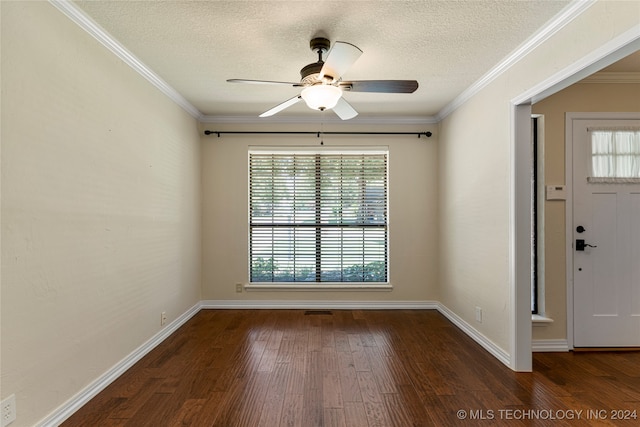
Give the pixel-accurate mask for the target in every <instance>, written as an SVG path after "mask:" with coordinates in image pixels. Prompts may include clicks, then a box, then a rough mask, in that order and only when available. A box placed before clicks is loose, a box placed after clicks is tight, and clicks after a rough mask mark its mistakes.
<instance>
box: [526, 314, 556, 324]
mask: <svg viewBox="0 0 640 427" xmlns="http://www.w3.org/2000/svg"><path fill="white" fill-rule="evenodd" d="M531 323H532V324H533V326H547V325H549V324H551V323H553V319H551V318H550V317H545V316H540V315H539V314H532V315H531Z"/></svg>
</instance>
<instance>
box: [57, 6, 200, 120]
mask: <svg viewBox="0 0 640 427" xmlns="http://www.w3.org/2000/svg"><path fill="white" fill-rule="evenodd" d="M49 3H51V4H52V5H53V6H54V7H55V8H56V9H58V10H59V11H60V12H62V13H63V14H64V15H65V16H67V17H68V18H69V19H71V20H72V21H73V22H74V23H76V24H77V25H78V26H79V27H80V28H82V29H83V30H85V31H86V32H87V33H89V34H90V35H91V36H93V38H95V39H96V40H97V41H98V42H100V43H101V44H102V45H103V46H104V47H106V48H107V49H109V50H110V51H111V52H112V53H113V54H114V55H116V56H117V57H118V58H120V59H121V60H122V61H123V62H124V63H125V64H127V65H129V66H130V67H131V68H133V69H134V70H135V71H136V72H137V73H138V74H140V75H141V76H142V77H144V78H145V79H147V80H148V81H149V82H150V83H151V84H152V85H154V86H155V87H156V88H158V89H159V90H160V92H162V93H163V94H165V95H166V96H167V97H169V98H170V99H171V100H172V101H173V102H175V103H176V104H178V105H179V106H180V107H182V108H183V109H184V110H185V111H186V112H187V113H189V114H190V115H191V116H193V117H194V118H196V119H200V118H201V117H202V113H201V112H200V111H199V110H198V109H197V108H196V107H194V106H193V104H191V103H190V102H189V101H187V99H186V98H185V97H183V96H182V95H181V94H180V93H179V92H178V91H177V90H175V89H174V88H173V87H172V86H170V85H169V84H168V83H167V82H165V81H164V80H163V79H162V78H160V76H158V75H157V74H156V73H155V72H153V70H151V68H149V67H148V66H147V65H146V64H144V63H143V62H142V61H141V60H139V59H138V58H137V57H136V56H135V55H134V54H133V53H131V52H129V50H127V49H126V48H125V47H124V46H123V45H122V44H121V43H120V42H118V41H117V40H116V39H115V38H114V37H113V36H112V35H111V34H109V33H108V32H107V31H106V30H104V29H103V28H102V27H101V26H100V25H98V24H97V23H96V22H95V21H94V20H93V19H91V18H90V17H89V16H88V15H87V14H86V13H84V11H82V10H81V9H79V8H78V6H76V5H75V4H73V2H71V1H69V0H49Z"/></svg>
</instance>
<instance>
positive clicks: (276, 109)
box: [259, 95, 302, 117]
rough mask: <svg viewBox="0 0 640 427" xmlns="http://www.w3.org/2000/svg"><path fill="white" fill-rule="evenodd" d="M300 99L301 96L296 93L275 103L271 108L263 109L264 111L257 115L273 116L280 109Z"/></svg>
mask: <svg viewBox="0 0 640 427" xmlns="http://www.w3.org/2000/svg"><path fill="white" fill-rule="evenodd" d="M301 99H302V96H300V95H296V96H294V97H293V98H291V99H287V100H286V101H284V102H283V103H281V104H278V105H276V106H275V107H273V108H272V109H270V110H267V111H265V112H264V113H262V114H260V116H259V117H269V116H273V115H274V114H276V113H279V112H280V111H282V110H284V109H285V108H289V107H291V106H292V105H294V104H297V103H298V101H300V100H301Z"/></svg>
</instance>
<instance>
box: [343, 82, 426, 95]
mask: <svg viewBox="0 0 640 427" xmlns="http://www.w3.org/2000/svg"><path fill="white" fill-rule="evenodd" d="M339 86H340V88H341V89H342V90H348V91H351V92H378V93H413V92H415V91H416V89H418V82H417V81H415V80H356V81H351V82H340V85H339Z"/></svg>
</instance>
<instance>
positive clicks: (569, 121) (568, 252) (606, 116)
mask: <svg viewBox="0 0 640 427" xmlns="http://www.w3.org/2000/svg"><path fill="white" fill-rule="evenodd" d="M577 120H640V112H632V113H624V112H620V113H615V112H602V113H587V112H582V113H581V112H574V113H565V138H564V139H565V151H564V158H565V168H564V170H565V183H566V188H567V200H566V204H565V258H566V267H565V268H566V281H567V345H568V347H569V350H573V348H574V339H573V338H574V337H573V325H574V318H573V316H574V301H573V255H574V251H573V229H574V225H575V224H574V223H573V124H574V121H577Z"/></svg>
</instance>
